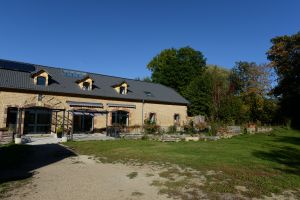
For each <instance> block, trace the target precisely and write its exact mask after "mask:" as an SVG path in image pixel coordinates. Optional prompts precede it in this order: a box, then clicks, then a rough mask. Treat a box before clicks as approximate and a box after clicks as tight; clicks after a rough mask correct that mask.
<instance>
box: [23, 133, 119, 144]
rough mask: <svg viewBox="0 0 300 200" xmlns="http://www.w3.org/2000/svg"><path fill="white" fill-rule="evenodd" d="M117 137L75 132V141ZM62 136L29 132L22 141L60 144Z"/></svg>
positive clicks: (26, 142)
mask: <svg viewBox="0 0 300 200" xmlns="http://www.w3.org/2000/svg"><path fill="white" fill-rule="evenodd" d="M114 139H115V138H113V137H109V136H106V135H105V134H101V133H93V134H86V133H79V134H73V140H74V141H88V140H114ZM61 140H62V139H61V138H56V137H55V135H53V134H29V135H25V136H23V137H22V142H23V143H25V144H28V145H41V144H58V143H60V142H61Z"/></svg>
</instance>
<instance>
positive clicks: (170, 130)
mask: <svg viewBox="0 0 300 200" xmlns="http://www.w3.org/2000/svg"><path fill="white" fill-rule="evenodd" d="M176 132H177V127H176V126H175V125H172V126H169V127H168V130H167V133H168V134H172V133H176Z"/></svg>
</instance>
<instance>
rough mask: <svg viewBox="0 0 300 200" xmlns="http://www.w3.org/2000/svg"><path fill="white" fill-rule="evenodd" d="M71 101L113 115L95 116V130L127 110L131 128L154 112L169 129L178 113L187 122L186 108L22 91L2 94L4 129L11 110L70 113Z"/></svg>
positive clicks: (0, 111) (0, 118)
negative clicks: (46, 109) (63, 110)
mask: <svg viewBox="0 0 300 200" xmlns="http://www.w3.org/2000/svg"><path fill="white" fill-rule="evenodd" d="M40 97H41V96H40ZM67 101H75V102H90V103H102V104H103V108H97V110H98V111H108V112H109V113H108V115H107V117H106V115H95V117H94V121H93V123H94V129H100V128H105V127H106V122H107V125H111V117H112V114H111V111H116V110H123V111H127V112H129V126H135V125H138V126H141V125H142V124H143V120H145V119H147V118H148V117H149V114H150V113H155V114H156V120H157V124H158V125H160V126H161V127H162V128H167V127H169V126H171V125H174V115H175V114H179V116H180V125H183V124H184V122H185V121H186V119H187V106H186V105H169V104H161V103H148V102H144V103H143V102H142V101H140V102H137V101H123V100H115V99H101V98H86V97H75V96H63V95H53V94H51V95H50V94H42V98H39V97H38V94H37V93H25V92H20V91H18V92H15V91H0V128H2V127H5V126H6V118H7V108H8V107H18V108H24V107H27V108H29V107H46V108H52V109H53V108H54V109H65V110H66V111H68V110H72V109H74V108H72V107H70V106H69V105H68V103H67ZM108 104H118V105H120V104H121V105H134V106H135V108H125V107H111V106H108ZM83 109H84V108H83ZM87 109H88V108H87ZM58 115H59V118H60V120H61V119H62V112H59V113H58ZM66 118H67V114H65V119H66ZM106 119H107V120H106ZM60 122H61V121H60ZM65 122H66V125H65V126H68V127H71V126H72V116H69V122H67V120H66V121H65ZM52 126H53V125H52ZM65 128H66V127H65ZM52 129H53V127H51V131H53V130H52Z"/></svg>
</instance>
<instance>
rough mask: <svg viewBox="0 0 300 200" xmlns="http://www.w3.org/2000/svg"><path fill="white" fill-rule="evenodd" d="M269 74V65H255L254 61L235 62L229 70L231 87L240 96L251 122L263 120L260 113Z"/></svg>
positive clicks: (266, 90)
mask: <svg viewBox="0 0 300 200" xmlns="http://www.w3.org/2000/svg"><path fill="white" fill-rule="evenodd" d="M270 75H271V73H270V67H269V65H266V64H262V65H257V64H256V63H254V62H237V63H236V65H235V66H234V67H233V69H232V71H231V74H230V84H231V89H232V91H233V93H234V94H235V95H237V96H239V97H241V98H242V100H243V103H244V105H245V106H244V107H245V108H247V110H248V111H247V114H248V116H249V118H248V119H249V120H250V121H252V122H257V121H258V120H259V121H261V120H264V119H262V118H261V113H262V112H263V109H264V108H265V107H264V102H265V100H266V97H267V95H268V92H269V91H270V88H271V78H270ZM264 121H265V120H264Z"/></svg>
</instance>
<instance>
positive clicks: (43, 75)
mask: <svg viewBox="0 0 300 200" xmlns="http://www.w3.org/2000/svg"><path fill="white" fill-rule="evenodd" d="M31 77H32V78H33V82H34V84H35V85H40V86H47V85H49V79H50V75H49V74H48V72H46V71H45V70H43V69H42V70H39V71H37V72H34V73H33V74H32V75H31Z"/></svg>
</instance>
